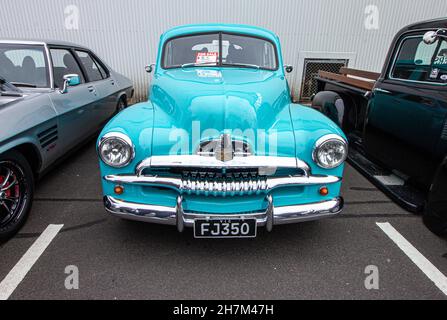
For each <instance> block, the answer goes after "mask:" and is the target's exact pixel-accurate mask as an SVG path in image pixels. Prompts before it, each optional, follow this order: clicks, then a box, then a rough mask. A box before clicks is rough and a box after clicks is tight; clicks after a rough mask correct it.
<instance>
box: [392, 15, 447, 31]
mask: <svg viewBox="0 0 447 320" xmlns="http://www.w3.org/2000/svg"><path fill="white" fill-rule="evenodd" d="M440 28H447V19H446V18H439V19H431V20H426V21H421V22H417V23H413V24H410V25H408V26H406V27H405V28H403V29H401V30H400V31H399V34H403V33H406V32H410V31H415V30H426V29H440Z"/></svg>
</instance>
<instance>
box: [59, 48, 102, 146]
mask: <svg viewBox="0 0 447 320" xmlns="http://www.w3.org/2000/svg"><path fill="white" fill-rule="evenodd" d="M50 55H51V60H52V65H53V66H52V67H53V78H54V87H55V90H54V92H53V93H52V94H51V100H52V101H53V104H54V107H55V109H56V112H57V113H58V118H59V126H60V130H59V135H60V137H59V138H60V139H59V140H60V142H61V143H63V144H64V146H65V147H66V148H72V147H74V146H76V145H77V144H79V143H80V142H81V141H82V140H84V139H85V138H87V137H88V136H89V135H90V134H92V133H93V125H92V120H91V118H92V111H91V110H92V109H93V108H94V107H95V106H96V104H97V102H98V100H99V99H98V93H97V92H96V88H95V87H94V86H93V85H92V84H91V83H89V82H88V79H87V78H86V76H85V74H84V72H83V70H82V69H81V67H80V65H79V63H78V61H77V59H76V58H75V56H74V53H73V50H72V49H70V48H66V47H50ZM67 74H78V75H79V76H80V78H81V83H80V84H79V85H77V86H73V87H69V88H68V90H67V92H66V93H61V91H60V90H61V89H62V88H63V85H64V80H63V77H64V75H67Z"/></svg>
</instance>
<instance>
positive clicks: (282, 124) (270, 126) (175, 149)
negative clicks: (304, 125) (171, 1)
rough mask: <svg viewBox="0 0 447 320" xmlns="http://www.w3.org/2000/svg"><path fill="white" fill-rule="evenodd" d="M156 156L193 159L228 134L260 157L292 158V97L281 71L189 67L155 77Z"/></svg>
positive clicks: (152, 94) (153, 100) (153, 90)
mask: <svg viewBox="0 0 447 320" xmlns="http://www.w3.org/2000/svg"><path fill="white" fill-rule="evenodd" d="M151 101H152V104H153V106H154V132H153V137H154V138H153V145H152V154H154V155H166V154H192V153H194V152H195V150H196V149H197V147H198V146H199V144H200V142H201V141H206V140H211V139H216V138H219V137H220V135H222V134H223V133H229V134H230V135H231V136H232V138H233V139H236V140H244V141H246V142H248V143H249V144H250V145H251V147H252V149H253V151H254V152H255V153H256V154H258V155H278V156H294V154H295V147H294V137H293V133H292V132H293V130H292V124H291V120H290V112H289V108H288V106H289V104H290V96H289V92H288V89H287V83H286V80H285V78H284V75H282V74H281V73H280V72H279V71H278V72H272V71H264V70H256V69H240V68H190V69H189V68H185V69H172V70H165V71H163V72H162V73H159V74H156V75H155V78H154V82H153V85H152V90H151ZM279 141H280V142H281V143H279Z"/></svg>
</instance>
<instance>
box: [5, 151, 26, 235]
mask: <svg viewBox="0 0 447 320" xmlns="http://www.w3.org/2000/svg"><path fill="white" fill-rule="evenodd" d="M33 194H34V176H33V172H32V170H31V167H30V165H29V164H28V162H27V161H26V159H25V158H24V157H23V156H22V155H21V154H20V153H18V152H15V151H10V152H6V153H5V154H3V155H0V241H5V240H7V239H9V238H11V237H12V236H13V235H14V234H16V233H17V232H18V231H19V230H20V228H21V227H22V226H23V224H24V223H25V221H26V219H27V217H28V214H29V212H30V210H31V204H32V199H33Z"/></svg>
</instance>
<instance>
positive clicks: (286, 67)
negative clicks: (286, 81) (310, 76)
mask: <svg viewBox="0 0 447 320" xmlns="http://www.w3.org/2000/svg"><path fill="white" fill-rule="evenodd" d="M284 68H285V69H286V72H287V73H291V72H292V71H293V67H292V66H290V65H285V66H284Z"/></svg>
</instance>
